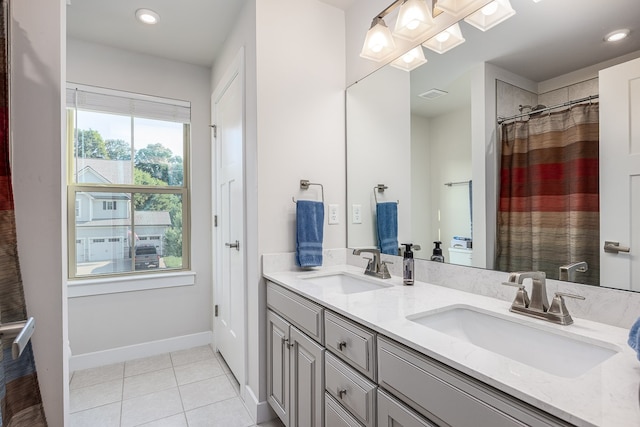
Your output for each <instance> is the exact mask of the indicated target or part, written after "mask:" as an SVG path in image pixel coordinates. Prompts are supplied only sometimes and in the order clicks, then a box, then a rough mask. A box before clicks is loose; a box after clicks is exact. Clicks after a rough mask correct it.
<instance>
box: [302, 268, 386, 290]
mask: <svg viewBox="0 0 640 427" xmlns="http://www.w3.org/2000/svg"><path fill="white" fill-rule="evenodd" d="M301 279H304V280H307V281H309V282H310V283H313V284H316V285H318V286H322V290H323V291H324V292H325V293H336V294H356V293H360V292H369V291H377V290H380V289H384V288H388V287H391V286H393V285H391V284H390V283H383V282H380V281H377V280H376V279H368V278H365V277H360V276H356V275H351V274H349V273H335V274H326V275H318V276H307V277H301Z"/></svg>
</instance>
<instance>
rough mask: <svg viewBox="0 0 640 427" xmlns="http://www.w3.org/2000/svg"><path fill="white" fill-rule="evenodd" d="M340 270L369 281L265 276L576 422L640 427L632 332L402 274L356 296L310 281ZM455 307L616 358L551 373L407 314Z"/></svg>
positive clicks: (301, 274)
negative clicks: (536, 312)
mask: <svg viewBox="0 0 640 427" xmlns="http://www.w3.org/2000/svg"><path fill="white" fill-rule="evenodd" d="M339 272H348V273H350V274H355V275H360V276H362V277H365V276H364V275H363V274H362V269H361V268H359V267H354V266H350V265H339V266H332V267H323V268H322V269H319V270H316V271H311V272H310V271H282V272H273V273H265V274H264V276H265V278H266V279H268V280H270V281H272V282H275V283H277V284H280V285H282V286H284V287H285V288H288V289H290V290H292V291H295V292H297V293H299V294H301V295H302V296H304V297H306V298H308V299H310V300H313V301H315V302H317V303H319V304H321V305H323V306H325V307H326V308H328V309H330V310H333V311H335V312H337V313H340V314H342V315H343V316H346V317H348V318H350V319H352V320H354V321H356V322H359V323H361V324H363V325H365V326H367V327H369V328H371V329H373V330H375V331H377V332H378V333H380V334H383V335H385V336H387V337H389V338H392V339H394V340H396V341H398V342H401V343H403V344H405V345H406V346H408V347H411V348H413V349H414V350H417V351H419V352H421V353H423V354H425V355H427V356H429V357H432V358H433V359H436V360H438V361H440V362H442V363H445V364H446V365H448V366H451V367H452V368H454V369H457V370H458V371H460V372H463V373H465V374H467V375H469V376H471V377H473V378H476V379H478V380H480V381H482V382H484V383H486V384H489V385H491V386H493V387H495V388H497V389H499V390H502V391H504V392H506V393H508V394H510V395H512V396H514V397H516V398H518V399H520V400H522V401H524V402H527V403H529V404H531V405H533V406H535V407H537V408H540V409H542V410H544V411H546V412H548V413H550V414H553V415H555V416H556V417H558V418H561V419H563V420H565V421H568V422H570V423H572V424H575V425H578V426H616V427H622V426H640V404H639V387H640V362H639V361H638V360H637V359H636V354H635V352H634V351H633V350H632V349H630V348H629V346H628V345H627V337H628V330H626V329H623V328H618V327H614V326H610V325H605V324H602V323H597V322H592V321H589V320H584V319H579V318H575V317H574V323H573V324H572V325H568V326H560V325H555V324H552V323H550V322H546V321H543V320H537V319H533V318H529V317H526V316H522V315H519V314H514V313H511V312H509V307H510V303H508V302H505V301H501V300H498V299H494V298H489V297H485V296H481V295H476V294H472V293H468V292H462V291H458V290H455V289H450V288H446V287H443V286H436V285H431V284H428V283H423V282H417V281H416V283H415V285H414V286H403V285H402V278H399V277H392V278H391V279H387V280H384V281H383V282H384V283H385V284H391V285H393V286H390V287H385V288H382V289H380V290H375V291H368V292H360V293H352V294H342V293H336V292H331V291H330V290H329V289H327V288H323V286H321V285H319V284H314V283H313V281H312V280H308V278H309V277H311V276H319V275H327V274H332V273H339ZM305 277H306V278H307V279H305ZM367 280H372V279H371V278H367ZM373 280H376V279H373ZM496 286H500V284H496ZM514 291H515V290H514ZM514 295H515V292H514ZM453 305H456V306H464V307H473V308H475V309H477V310H480V311H483V312H486V313H490V314H493V315H496V316H498V317H501V318H503V319H507V320H510V321H513V322H516V323H520V324H525V325H528V326H532V327H534V328H537V329H542V330H546V331H552V332H555V333H556V334H558V335H561V336H562V335H563V336H567V337H570V338H574V339H577V340H579V341H584V342H587V343H592V344H597V345H600V346H602V347H605V348H609V349H613V350H615V351H617V353H616V354H615V355H613V356H611V357H609V358H608V359H607V360H605V361H604V362H602V363H600V364H599V365H597V366H595V367H594V368H592V369H590V370H588V371H587V372H586V373H583V374H580V375H574V374H569V375H567V376H565V375H562V374H561V373H560V374H558V373H556V374H551V373H549V372H546V371H544V370H541V369H537V368H533V367H531V366H529V365H527V364H524V363H521V362H518V361H517V360H513V359H511V358H508V357H506V356H502V355H500V354H497V353H494V352H492V351H488V350H485V349H483V348H481V347H478V346H475V345H473V344H470V343H468V342H466V341H464V340H461V339H457V338H453V337H451V336H449V335H446V334H444V333H441V332H438V331H436V330H434V329H431V328H429V327H426V326H423V325H420V324H418V323H416V322H413V321H411V320H408V319H407V317H408V316H412V315H416V314H420V313H424V312H428V311H429V312H431V311H438V310H441V311H442V310H443V309H445V308H447V307H451V306H453ZM553 350H554V349H553V348H550V349H549V351H553Z"/></svg>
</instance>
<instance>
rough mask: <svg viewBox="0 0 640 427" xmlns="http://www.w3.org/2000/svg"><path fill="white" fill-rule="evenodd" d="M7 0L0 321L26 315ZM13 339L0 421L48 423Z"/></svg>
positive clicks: (0, 133)
mask: <svg viewBox="0 0 640 427" xmlns="http://www.w3.org/2000/svg"><path fill="white" fill-rule="evenodd" d="M7 4H8V1H7V0H1V7H0V14H1V15H2V16H1V17H0V26H1V27H2V29H1V30H0V322H2V323H9V322H17V321H22V320H25V319H26V318H27V312H26V306H25V300H24V292H23V289H22V280H21V277H20V265H19V263H18V251H17V240H16V228H15V214H14V208H13V191H12V187H11V170H10V164H9V159H10V156H9V90H8V88H9V84H8V81H9V71H8V60H9V58H8V54H7V48H8V46H9V42H8V29H7V21H8V15H7V12H8V11H7ZM11 341H12V340H11V339H2V340H0V350H1V351H0V411H2V414H1V415H2V416H1V417H0V426H2V427H23V426H24V427H39V426H46V425H47V422H46V420H45V417H44V411H43V408H42V398H41V397H40V387H39V386H38V376H37V374H36V369H35V362H34V358H33V351H32V348H31V344H29V345H28V347H27V348H26V349H25V350H24V352H23V353H22V355H21V356H20V357H19V358H18V359H17V360H13V358H12V356H11Z"/></svg>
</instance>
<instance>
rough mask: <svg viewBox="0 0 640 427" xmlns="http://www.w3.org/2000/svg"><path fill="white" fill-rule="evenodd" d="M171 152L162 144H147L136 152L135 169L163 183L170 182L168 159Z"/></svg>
mask: <svg viewBox="0 0 640 427" xmlns="http://www.w3.org/2000/svg"><path fill="white" fill-rule="evenodd" d="M172 156H173V152H172V151H171V150H170V149H168V148H167V147H165V146H164V145H162V144H149V145H147V146H146V147H145V148H141V149H140V150H138V151H137V152H136V155H135V165H136V168H138V169H140V170H143V171H145V172H148V173H149V174H150V175H151V176H153V177H155V178H158V179H160V180H162V181H164V182H165V183H168V182H170V177H169V159H170V158H171V157H172Z"/></svg>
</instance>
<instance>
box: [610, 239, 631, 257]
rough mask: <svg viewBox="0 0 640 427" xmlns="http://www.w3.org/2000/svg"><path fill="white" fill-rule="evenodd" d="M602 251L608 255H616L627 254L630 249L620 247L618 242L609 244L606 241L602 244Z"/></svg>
mask: <svg viewBox="0 0 640 427" xmlns="http://www.w3.org/2000/svg"><path fill="white" fill-rule="evenodd" d="M604 251H605V252H607V253H610V254H617V253H618V252H625V253H629V252H630V251H631V248H630V247H628V246H620V242H611V241H609V240H607V241H605V242H604Z"/></svg>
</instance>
